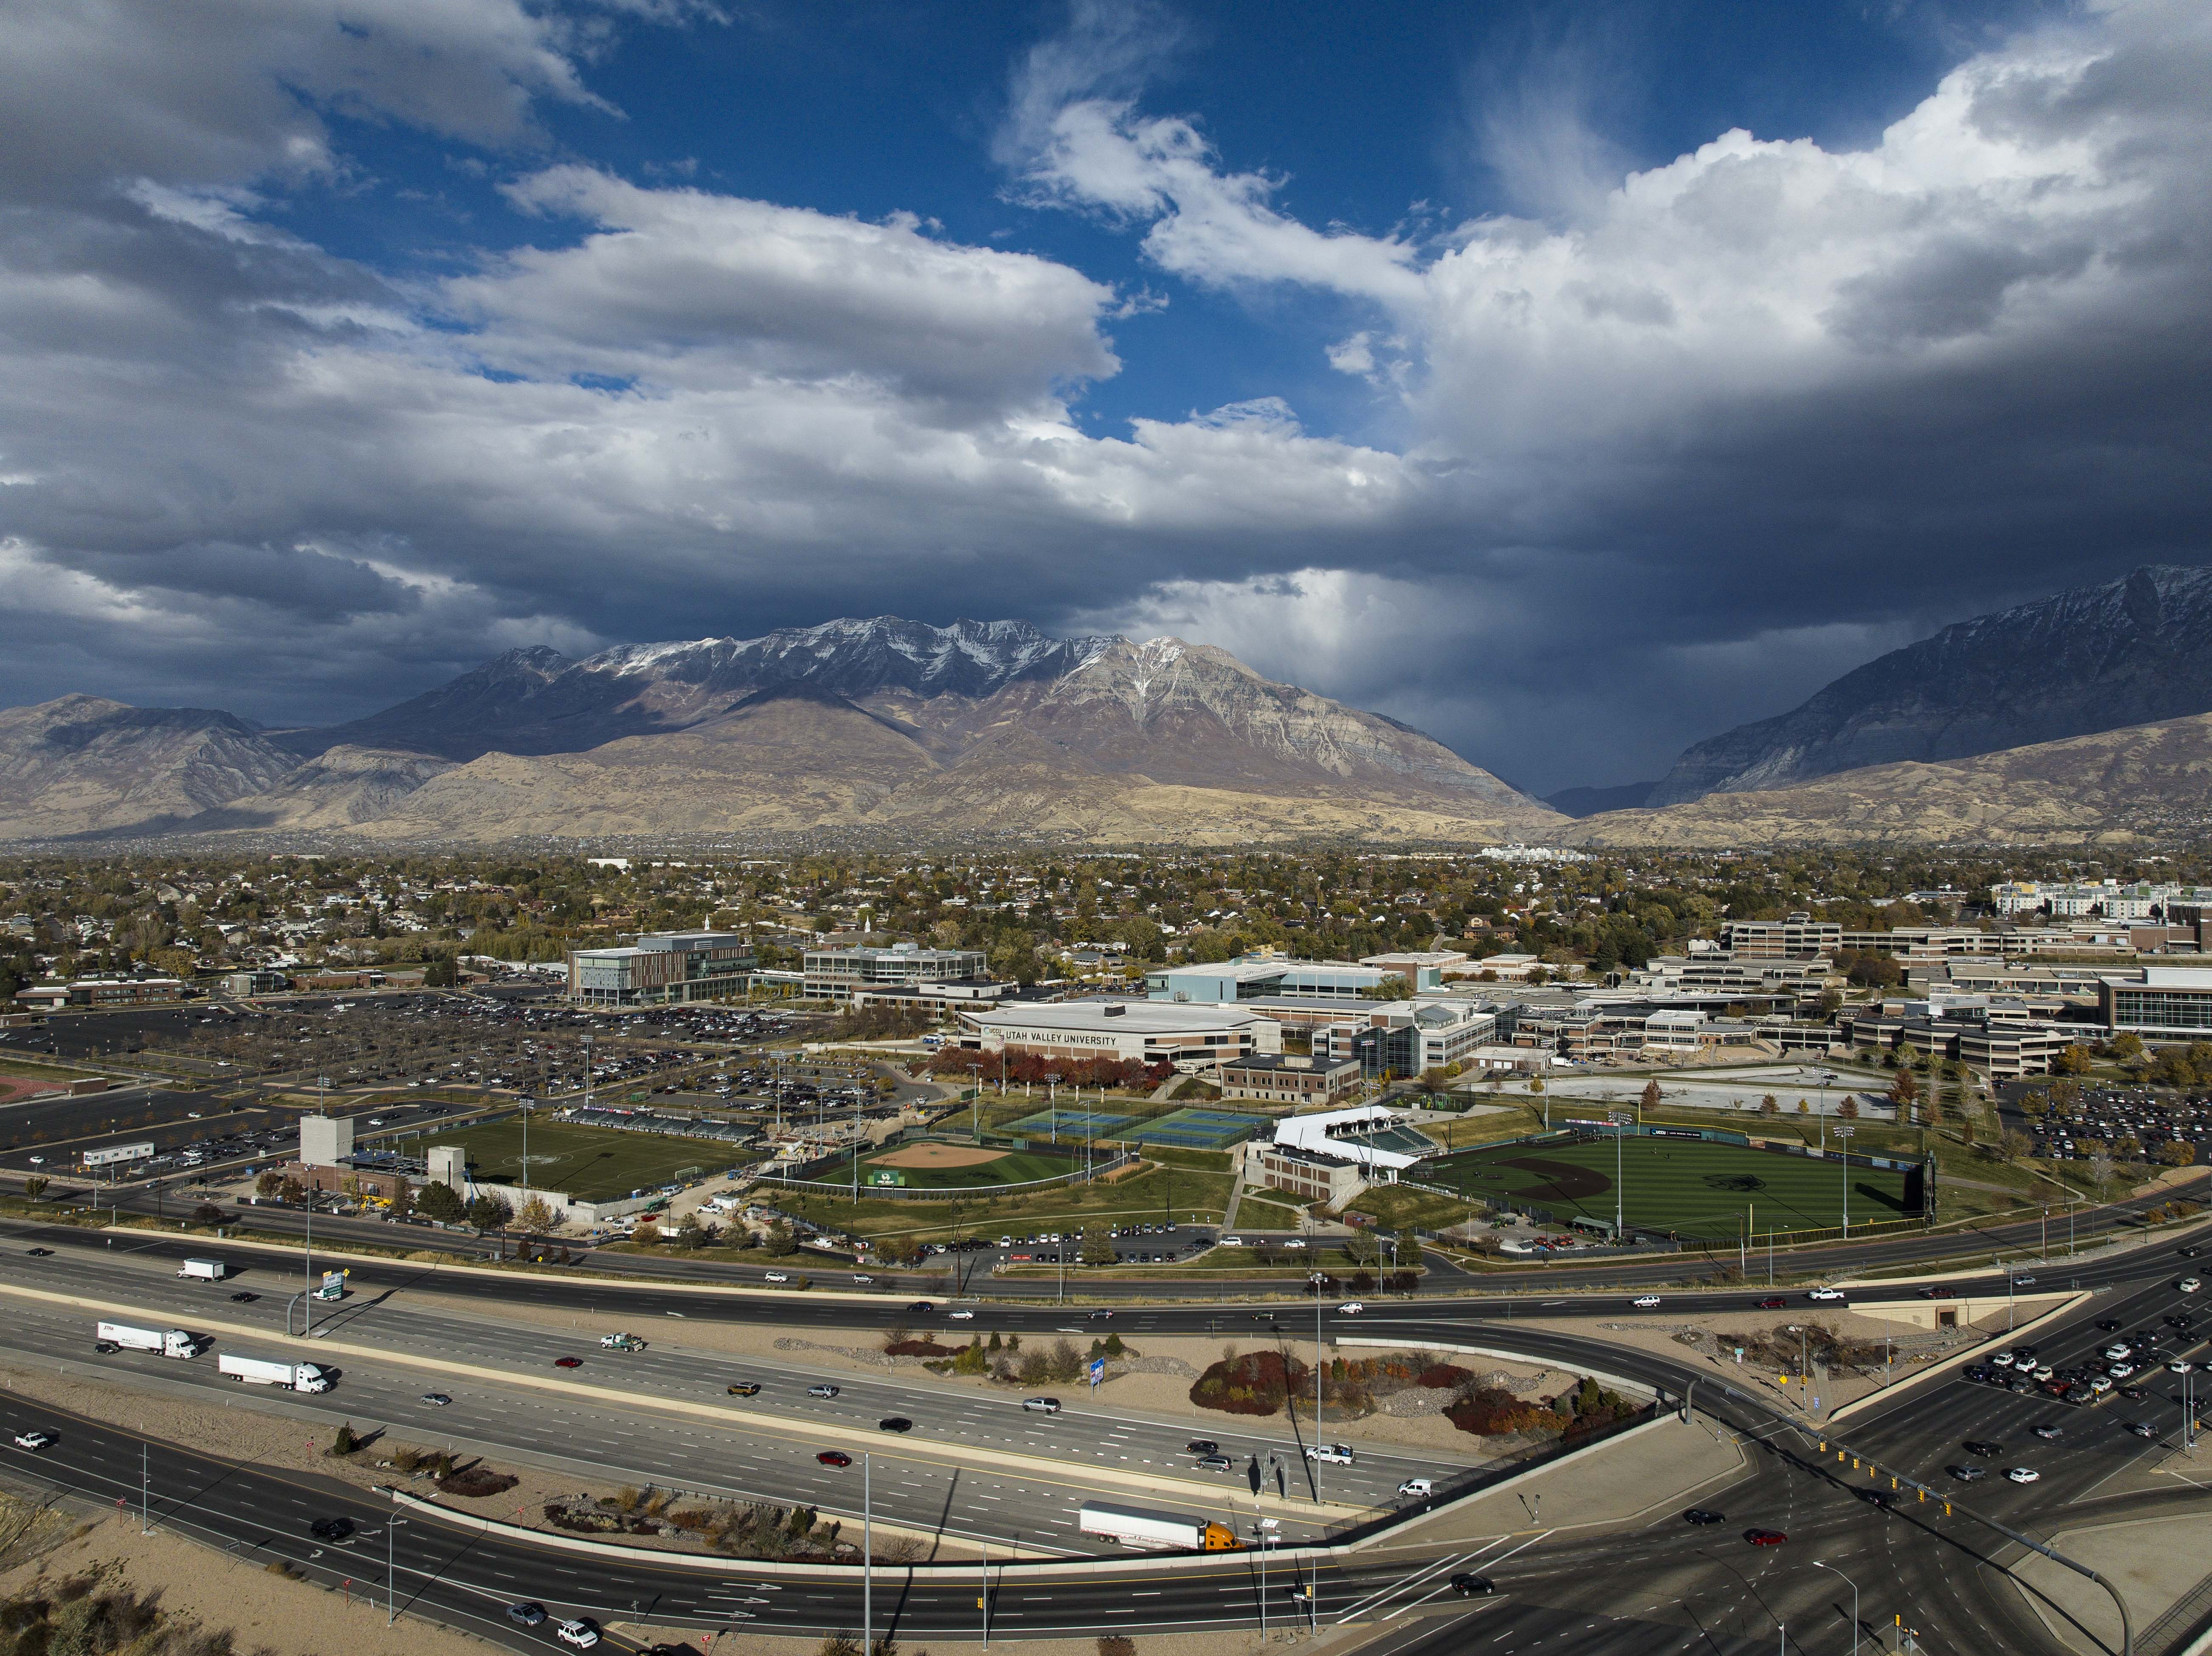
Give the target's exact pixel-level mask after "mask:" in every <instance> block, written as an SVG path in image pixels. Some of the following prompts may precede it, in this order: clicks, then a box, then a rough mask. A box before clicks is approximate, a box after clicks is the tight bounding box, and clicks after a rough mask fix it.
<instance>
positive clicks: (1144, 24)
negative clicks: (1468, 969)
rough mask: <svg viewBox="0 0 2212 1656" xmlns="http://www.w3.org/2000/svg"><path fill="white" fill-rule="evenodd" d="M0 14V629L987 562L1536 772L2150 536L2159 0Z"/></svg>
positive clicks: (247, 667) (2165, 468) (584, 622)
mask: <svg viewBox="0 0 2212 1656" xmlns="http://www.w3.org/2000/svg"><path fill="white" fill-rule="evenodd" d="M23 22H24V27H22V28H21V29H20V30H19V31H18V39H19V41H20V43H21V50H19V51H17V52H15V53H13V54H12V55H11V61H10V62H9V64H6V65H4V66H0V134H4V135H5V142H0V156H4V157H8V158H9V159H6V160H4V161H0V195H4V198H5V199H6V200H7V201H8V202H9V204H10V206H11V207H12V208H13V209H14V212H13V215H12V217H11V219H10V221H9V223H10V225H11V227H10V228H9V229H8V230H6V231H5V232H4V233H0V350H4V352H5V357H4V361H0V366H4V367H5V368H6V369H7V373H6V374H5V376H4V380H0V386H4V388H0V476H4V477H5V480H6V482H7V483H8V485H9V487H7V488H3V489H0V579H7V580H8V583H9V590H10V591H12V593H13V594H14V597H13V601H12V603H11V604H10V605H9V606H8V607H7V609H6V610H5V611H4V612H0V644H4V645H5V646H7V647H6V650H5V652H4V659H0V696H4V697H5V698H6V699H7V700H9V701H35V700H40V699H44V698H45V697H46V696H49V695H56V694H59V693H61V692H63V691H65V690H86V691H92V692H95V693H99V694H104V695H115V696H117V697H118V698H120V699H125V700H130V701H139V702H166V703H175V702H184V703H190V704H195V705H203V706H205V705H214V706H222V707H230V708H233V709H234V710H236V711H238V712H240V713H246V714H248V715H250V716H253V717H258V718H260V719H265V720H270V721H272V722H295V721H303V720H325V719H337V718H342V717H346V716H349V715H352V714H356V713H362V712H366V711H369V710H371V709H373V708H374V707H380V706H382V705H386V704H388V703H389V702H391V701H397V700H399V699H402V698H403V697H404V696H405V695H410V694H412V693H414V692H415V691H416V690H419V689H421V688H425V687H426V686H428V684H431V683H434V682H439V681H440V680H441V679H442V678H444V677H446V676H450V675H451V674H453V673H454V672H456V671H459V670H465V668H467V667H468V666H471V665H472V664H475V663H476V662H477V661H478V660H480V659H481V658H483V657H484V656H485V655H487V654H489V653H491V652H493V651H494V650H495V649H497V648H501V647H506V646H510V645H513V644H522V643H537V642H547V643H551V644H554V645H556V646H557V647H560V648H562V649H563V650H565V651H568V652H571V653H582V652H588V651H590V650H592V649H594V648H599V647H604V646H609V645H612V644H616V643H621V642H630V641H638V640H649V639H654V638H666V637H681V636H696V635H701V634H709V633H714V634H755V633H758V632H761V631H764V630H767V629H768V628H772V627H775V626H779V625H787V624H799V623H805V622H813V621H817V620H822V619H826V618H828V617H829V616H834V615H838V614H854V613H863V614H866V613H885V612H888V613H899V614H906V615H910V616H915V617H916V618H919V619H924V620H930V621H936V622H943V621H945V620H949V619H951V618H952V617H953V616H957V615H970V616H981V617H987V618H989V617H997V616H1022V617H1024V618H1027V619H1030V620H1034V621H1036V622H1038V623H1039V624H1041V625H1043V626H1045V627H1047V628H1053V629H1055V630H1063V631H1075V630H1079V629H1080V630H1091V629H1096V628H1115V629H1118V630H1126V631H1129V632H1132V633H1135V634H1149V633H1152V632H1158V631H1174V632H1176V633H1179V634H1182V635H1183V636H1187V637H1193V638H1199V639H1203V640H1206V641H1210V642H1214V643H1218V644H1221V645H1223V646H1225V647H1228V648H1230V649H1232V650H1235V651H1236V652H1237V653H1239V654H1240V655H1242V656H1243V657H1244V658H1246V659H1247V660H1249V661H1250V662H1252V663H1253V664H1255V666H1258V667H1260V668H1261V670H1265V671H1267V672H1270V673H1273V674H1274V675H1276V676H1283V677H1289V678H1294V679H1296V680H1297V682H1302V683H1305V684H1308V685H1310V686H1311V687H1312V688H1316V689H1319V690H1322V691H1323V692H1325V693H1328V694H1332V695H1340V696H1342V697H1344V698H1345V699H1346V700H1350V701H1355V702H1357V703H1359V704H1360V705H1364V706H1368V707H1376V708H1378V709H1380V710H1382V711H1385V712H1388V713H1393V714H1394V715H1395V716H1398V717H1400V718H1403V719H1407V720H1408V721H1410V722H1412V723H1414V724H1416V725H1420V726H1421V727H1423V728H1425V729H1427V730H1430V731H1432V732H1434V733H1435V734H1437V735H1438V736H1439V737H1442V738H1443V739H1444V740H1446V741H1448V742H1449V743H1452V744H1453V745H1454V746H1455V747H1457V748H1458V749H1460V750H1461V751H1462V752H1463V753H1465V754H1467V755H1468V756H1469V757H1470V758H1473V759H1474V760H1475V761H1477V762H1480V763H1484V764H1487V765H1490V766H1492V767H1493V768H1496V769H1498V771H1499V772H1500V773H1503V774H1505V775H1506V776H1508V777H1509V778H1510V779H1513V780H1514V781H1516V783H1520V784H1522V785H1523V786H1529V787H1532V788H1534V789H1537V790H1539V791H1549V790H1551V789H1554V788H1558V787H1561V786H1569V785H1573V784H1577V783H1613V782H1620V781H1625V780H1628V779H1632V778H1634V777H1639V776H1650V775H1656V773H1658V772H1659V771H1660V770H1662V769H1663V768H1664V767H1665V765H1666V763H1667V762H1668V760H1669V759H1670V758H1671V757H1672V755H1673V754H1674V752H1675V751H1676V750H1678V749H1680V747H1681V746H1683V745H1684V744H1685V743H1688V742H1690V741H1693V740H1696V739H1698V738H1699V737H1704V736H1706V735H1710V734H1711V733H1713V732H1714V731H1717V730H1720V729H1723V728H1724V727H1726V726H1728V725H1731V724H1733V723H1735V722H1737V721H1739V720H1741V719H1747V718H1756V717H1761V716H1765V715H1766V714H1770V713H1778V712H1781V711H1783V710H1784V709H1785V708H1786V707H1790V706H1791V705H1793V704H1794V703H1795V702H1796V701H1798V700H1801V699H1802V697H1803V696H1804V695H1807V694H1808V693H1809V692H1810V691H1811V690H1813V689H1814V688H1817V687H1818V686H1819V684H1820V683H1821V682H1824V681H1825V680H1826V678H1828V677H1830V676H1833V675H1834V674H1836V673H1838V672H1839V671H1842V670H1846V669H1848V668H1849V667H1850V666H1852V665H1855V664H1857V663H1858V662H1860V661H1862V660H1864V659H1866V658H1869V657H1871V656H1872V655H1875V654H1877V653H1879V652H1881V650H1883V649H1886V648H1888V647H1891V646H1894V645H1895V644H1898V643H1900V642H1903V641H1905V640H1907V639H1909V638H1911V637H1914V636H1917V635H1919V634H1923V633H1924V632H1926V631H1928V630H1930V629H1932V628H1934V627H1936V626H1937V625H1940V624H1942V623H1943V622H1948V621H1950V620H1954V619H1957V618H1959V617H1960V616H1966V615H1970V614H1973V613H1977V612H1979V611H1981V610H1987V609H1990V608H1993V607H1996V606H1997V605H1999V604H2004V603H2008V602H2014V601H2017V600H2020V599H2023V598H2027V597H2034V596H2039V595H2040V594H2041V593H2044V592H2046V591H2051V590H2054V589H2056V588H2058V587H2061V586H2065V585H2075V584H2079V583H2081V582H2083V581H2086V580H2091V579H2106V578H2109V577H2111V576H2112V575H2116V574H2118V573H2124V571H2125V570H2126V569H2127V568H2129V567H2132V566H2133V565H2134V564H2136V563H2138V562H2143V561H2201V559H2202V558H2203V556H2204V555H2205V551H2206V546H2205V533H2204V531H2205V524H2204V519H2203V514H2204V507H2203V500H2205V499H2206V498H2207V496H2206V494H2205V491H2204V489H2203V482H2204V478H2203V443H2202V437H2203V428H2202V414H2201V409H2203V407H2204V406H2205V405H2206V401H2205V397H2204V392H2205V390H2206V387H2205V385H2203V373H2204V367H2205V365H2204V361H2203V357H2204V343H2203V342H2204V340H2205V338H2206V337H2207V330H2206V329H2205V328H2204V322H2205V320H2206V318H2205V317H2204V315H2203V310H2204V306H2205V294H2204V288H2205V284H2204V283H2203V280H2202V276H2203V255H2204V249H2203V236H2204V234H2205V232H2204V223H2205V220H2206V215H2205V213H2204V210H2203V209H2204V206H2205V200H2204V197H2205V193H2206V192H2205V189H2204V185H2205V182H2206V177H2205V173H2206V161H2205V157H2206V155H2207V154H2208V151H2212V146H2208V144H2207V143H2206V142H2205V139H2206V137H2207V136H2208V135H2207V133H2206V131H2205V130H2204V129H2205V127H2206V125H2207V124H2212V123H2208V120H2207V118H2206V115H2205V112H2204V109H2203V99H2202V96H2201V89H2202V86H2203V84H2204V80H2203V70H2205V68H2206V66H2207V65H2208V64H2212V49H2208V45H2207V28H2206V24H2205V21H2204V17H2203V11H2202V9H2201V8H2197V7H2191V6H2186V5H2181V4H2162V3H2115V4H2109V5H2098V6H2094V7H2063V6H2057V5H2028V4H2013V5H1996V4H1991V5H1972V6H1970V5H1952V6H1915V5H1905V4H1871V3H1869V4H1862V5H1844V4H1836V5H1812V4H1802V5H1776V4H1698V5H1691V4H1686V3H1684V4H1675V5H1658V4H1650V5H1628V4H1622V5H1613V6H1604V5H1577V6H1566V5H1544V6H1530V5H1520V4H1497V5H1488V6H1481V5H1466V4H1461V5H1417V4H1406V5H1395V6H1389V7H1379V8H1349V7H1344V6H1340V5H1321V4H1291V5H1284V4H1273V5H1259V4H1249V5H1243V4H1218V5H1212V6H1202V7H1201V6H1188V5H1186V6H1176V5H1168V4H1151V5H1129V4H1115V3H1108V0H1084V3H1079V4H1074V5H1068V4H1061V3H1054V4H1012V3H1001V4H970V5H963V6H959V7H952V6H925V5H901V4H890V3H860V4H852V5H847V6H843V7H838V8H825V7H819V6H810V5H799V4H785V3H775V4H767V5H754V6H738V5H735V4H731V5H727V6H719V5H714V4H708V3H686V0H626V3H608V4H574V5H556V4H533V5H523V4H520V3H518V0H250V3H241V4H240V5H239V6H237V7H235V8H234V9H229V10H228V11H226V12H225V13H224V14H222V18H221V25H220V26H219V27H205V26H202V27H190V26H188V25H187V24H186V23H185V22H184V21H181V20H180V19H179V15H177V14H176V13H174V12H173V10H171V9H167V8H163V7H161V6H158V5H155V4H153V3H150V0H147V3H139V0H96V3H90V4H87V3H82V0H33V3H32V4H30V5H29V6H28V7H27V9H26V10H25V14H24V19H23ZM2191 88H2195V89H2196V90H2195V91H2194V92H2192V91H2191Z"/></svg>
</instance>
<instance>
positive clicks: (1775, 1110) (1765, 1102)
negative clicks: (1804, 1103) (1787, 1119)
mask: <svg viewBox="0 0 2212 1656" xmlns="http://www.w3.org/2000/svg"><path fill="white" fill-rule="evenodd" d="M1781 1113H1782V1101H1781V1100H1779V1099H1778V1098H1777V1097H1775V1095H1773V1094H1772V1093H1769V1094H1767V1095H1766V1096H1765V1097H1764V1098H1762V1099H1760V1100H1759V1114H1761V1115H1763V1116H1765V1118H1766V1119H1768V1120H1770V1121H1771V1120H1772V1119H1774V1118H1775V1117H1776V1116H1778V1115H1780V1114H1781Z"/></svg>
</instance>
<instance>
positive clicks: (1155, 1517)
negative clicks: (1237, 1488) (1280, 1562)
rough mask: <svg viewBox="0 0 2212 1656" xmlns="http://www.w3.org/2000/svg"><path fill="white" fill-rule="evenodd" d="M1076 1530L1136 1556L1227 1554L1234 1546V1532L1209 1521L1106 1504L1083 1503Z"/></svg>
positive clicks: (1102, 1502)
mask: <svg viewBox="0 0 2212 1656" xmlns="http://www.w3.org/2000/svg"><path fill="white" fill-rule="evenodd" d="M1077 1526H1078V1527H1079V1529H1081V1530H1082V1532H1083V1533H1084V1534H1085V1535H1096V1536H1102V1537H1103V1538H1105V1539H1107V1540H1109V1541H1118V1542H1120V1543H1121V1544H1122V1545H1123V1546H1125V1547H1133V1548H1134V1549H1136V1550H1138V1551H1139V1552H1228V1551H1231V1550H1234V1549H1235V1548H1236V1546H1237V1532H1235V1531H1234V1530H1231V1528H1230V1527H1229V1526H1227V1525H1225V1524H1217V1523H1215V1522H1214V1521H1213V1520H1212V1519H1209V1518H1186V1517H1184V1516H1183V1515H1182V1513H1164V1512H1159V1511H1156V1510H1154V1509H1153V1508H1151V1507H1123V1506H1119V1505H1116V1504H1115V1503H1114V1502H1112V1501H1085V1502H1084V1503H1083V1510H1082V1511H1081V1513H1079V1514H1078V1515H1077Z"/></svg>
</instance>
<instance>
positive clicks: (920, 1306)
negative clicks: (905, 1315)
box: [907, 1300, 937, 1311]
mask: <svg viewBox="0 0 2212 1656" xmlns="http://www.w3.org/2000/svg"><path fill="white" fill-rule="evenodd" d="M907 1309H908V1310H909V1311H934V1310H936V1309H937V1307H935V1306H934V1305H933V1304H931V1303H930V1302H929V1301H927V1300H916V1301H915V1302H914V1303H913V1304H912V1305H910V1306H908V1307H907Z"/></svg>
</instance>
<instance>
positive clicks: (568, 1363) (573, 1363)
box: [553, 1357, 584, 1368]
mask: <svg viewBox="0 0 2212 1656" xmlns="http://www.w3.org/2000/svg"><path fill="white" fill-rule="evenodd" d="M553 1366H554V1367H555V1368H582V1367H583V1366H584V1360H583V1359H582V1358H581V1357H556V1358H554V1359H553Z"/></svg>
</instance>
